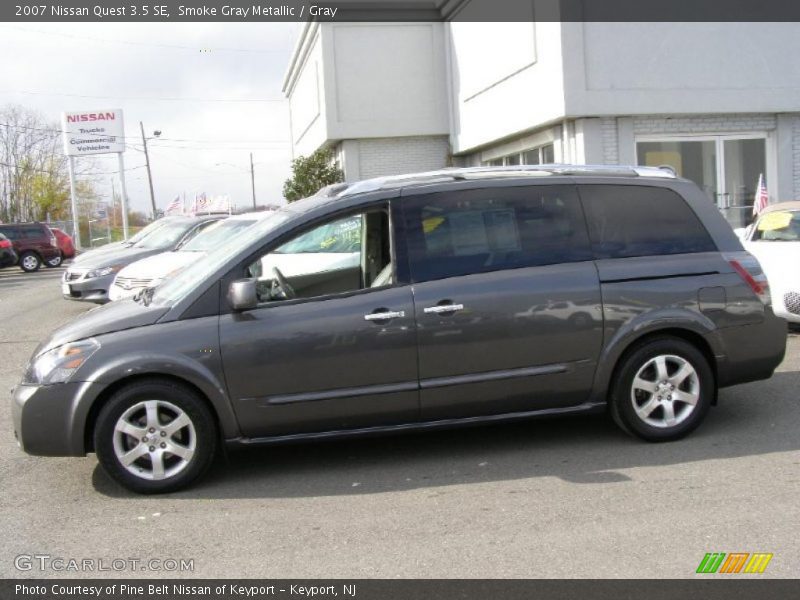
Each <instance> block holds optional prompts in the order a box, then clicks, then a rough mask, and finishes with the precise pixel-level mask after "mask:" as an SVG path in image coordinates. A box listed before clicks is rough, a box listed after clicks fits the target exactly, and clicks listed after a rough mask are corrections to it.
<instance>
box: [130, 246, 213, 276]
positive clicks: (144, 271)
mask: <svg viewBox="0 0 800 600" xmlns="http://www.w3.org/2000/svg"><path fill="white" fill-rule="evenodd" d="M203 256H205V252H162V253H161V254H154V255H153V256H148V257H147V258H143V259H141V260H137V261H136V262H134V263H131V264H129V265H128V266H127V267H125V268H124V269H122V270H121V271H120V272H119V273H117V277H130V278H132V279H160V278H162V277H166V276H167V275H169V274H170V273H172V272H173V271H176V270H179V269H182V268H183V267H185V266H187V265H190V264H192V263H193V262H195V261H197V260H201V259H202V258H203Z"/></svg>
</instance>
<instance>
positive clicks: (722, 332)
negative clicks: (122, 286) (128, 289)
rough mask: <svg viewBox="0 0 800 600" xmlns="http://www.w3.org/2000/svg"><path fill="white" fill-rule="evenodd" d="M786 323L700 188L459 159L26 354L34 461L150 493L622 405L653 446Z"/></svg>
mask: <svg viewBox="0 0 800 600" xmlns="http://www.w3.org/2000/svg"><path fill="white" fill-rule="evenodd" d="M785 346H786V323H785V322H784V321H783V320H781V319H779V318H777V317H776V316H775V315H774V314H773V312H772V309H771V307H770V294H769V289H768V284H767V280H766V278H765V276H764V274H763V272H762V270H761V268H760V266H759V264H758V261H757V260H756V259H754V258H753V257H752V256H750V255H749V254H747V253H746V252H745V251H744V250H743V249H742V245H741V244H740V242H739V240H738V239H737V237H736V235H734V233H733V231H732V230H731V228H730V226H729V225H728V224H727V223H726V221H725V219H724V218H723V217H722V216H721V215H720V213H719V212H718V210H717V208H716V207H715V206H714V204H713V203H712V202H710V201H709V199H708V197H707V196H706V195H704V194H703V192H702V191H701V190H700V189H698V188H697V187H696V186H695V185H694V184H693V183H691V182H689V181H686V180H683V179H680V178H677V177H675V175H674V174H673V173H671V172H669V171H666V170H662V169H656V168H646V167H586V166H580V167H570V166H563V165H560V166H556V165H551V166H543V167H535V168H534V167H510V168H502V167H501V168H472V169H447V170H443V171H437V172H430V173H421V174H416V175H404V176H396V177H387V178H382V179H373V180H367V181H362V182H358V183H353V184H340V185H336V186H330V187H328V188H326V189H323V190H322V191H321V192H320V193H318V194H317V195H316V196H314V197H312V198H308V199H305V200H301V201H299V202H296V203H293V204H290V205H289V206H287V207H285V208H283V209H281V210H280V211H279V212H278V213H277V214H275V215H274V216H273V217H272V218H270V219H266V220H264V221H262V222H261V223H259V224H257V225H254V226H253V227H251V228H249V229H247V230H245V231H244V232H243V233H242V234H240V235H239V236H237V237H236V238H235V239H233V240H231V241H230V242H228V243H226V245H224V246H222V247H220V248H219V249H218V250H216V251H214V252H212V253H211V254H209V255H208V256H207V257H206V258H205V259H204V260H202V261H198V262H197V263H195V264H193V265H191V266H190V267H189V268H187V269H185V270H184V271H182V272H181V273H180V274H178V275H177V276H175V277H174V278H173V279H171V280H170V281H167V282H166V283H164V284H162V285H161V286H159V287H158V288H147V289H146V290H144V291H143V292H141V293H139V294H138V295H137V297H136V298H134V299H129V300H124V301H121V302H118V303H117V302H115V303H112V304H111V305H108V306H104V307H102V308H98V309H95V310H92V311H89V312H88V313H86V314H85V315H82V316H81V317H80V318H78V319H77V320H75V321H74V322H72V323H70V324H68V325H66V326H65V327H62V328H61V329H59V330H58V331H56V332H55V333H54V334H53V335H52V336H51V337H50V338H49V339H48V340H46V341H45V342H43V343H42V344H41V345H40V346H39V347H38V348H37V350H36V351H35V353H34V356H33V358H32V359H31V362H30V364H29V365H28V367H27V370H26V373H25V375H24V379H23V381H22V383H21V384H20V385H19V386H17V387H16V389H15V391H14V393H13V414H14V426H15V429H16V435H17V439H18V440H19V443H20V444H21V446H22V448H23V449H24V450H25V451H26V452H28V453H30V454H35V455H46V456H83V455H85V454H86V453H88V452H95V453H96V454H97V456H98V459H99V461H100V463H101V464H102V466H103V467H104V468H105V469H106V471H107V472H108V473H109V474H110V475H111V476H112V477H113V478H114V479H116V480H117V481H119V482H120V483H122V484H123V485H124V486H126V487H128V488H130V489H131V490H134V491H136V492H142V493H155V492H167V491H172V490H177V489H179V488H182V487H184V486H186V485H187V484H189V483H190V482H192V481H193V480H195V479H197V478H198V477H199V476H200V475H201V474H203V473H204V472H205V471H206V470H207V469H208V467H209V465H210V464H211V462H212V459H213V457H214V455H215V453H216V452H217V451H218V450H219V449H220V447H221V446H223V445H227V446H251V445H254V444H272V443H279V442H289V441H298V440H319V439H328V438H333V437H337V436H354V435H365V434H375V433H384V432H391V431H399V430H402V431H408V430H427V429H433V428H437V427H451V426H457V425H465V424H475V423H481V422H487V421H492V422H494V421H499V420H505V419H507V420H511V419H519V418H525V417H533V416H538V415H555V414H565V415H566V414H576V413H585V412H591V411H603V410H605V409H606V408H608V410H609V411H610V412H611V414H612V416H613V417H614V419H615V420H616V422H617V423H618V424H619V425H620V427H622V429H624V430H625V431H627V432H629V433H631V434H634V435H636V436H638V437H640V438H643V439H645V440H649V441H666V440H674V439H677V438H680V437H682V436H684V435H686V434H687V433H689V432H690V431H692V430H693V429H694V428H696V427H697V426H698V425H699V424H700V422H701V421H702V420H703V418H704V417H705V415H706V413H707V412H708V410H709V407H710V405H712V404H714V403H715V402H716V399H717V390H718V389H719V388H721V387H725V386H730V385H733V384H737V383H742V382H746V381H754V380H758V379H765V378H768V377H770V376H771V375H772V373H773V371H774V369H775V368H776V367H777V365H778V364H779V363H780V362H781V360H782V359H783V355H784V351H785Z"/></svg>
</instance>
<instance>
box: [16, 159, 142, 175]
mask: <svg viewBox="0 0 800 600" xmlns="http://www.w3.org/2000/svg"><path fill="white" fill-rule="evenodd" d="M0 166H2V167H9V168H10V169H22V170H23V171H34V172H36V173H47V174H53V173H55V172H57V171H58V169H39V168H36V167H22V166H20V165H12V164H10V163H6V162H0ZM144 167H145V165H138V166H136V167H127V168H126V169H125V170H126V171H135V170H136V169H143V168H144ZM117 173H119V170H117V171H99V172H95V171H86V172H84V173H81V175H84V176H87V177H94V176H95V175H116V174H117Z"/></svg>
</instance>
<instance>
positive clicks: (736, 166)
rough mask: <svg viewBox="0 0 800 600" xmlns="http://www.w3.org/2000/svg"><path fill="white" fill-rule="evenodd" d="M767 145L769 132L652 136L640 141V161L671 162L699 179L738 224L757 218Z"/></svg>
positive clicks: (685, 174)
mask: <svg viewBox="0 0 800 600" xmlns="http://www.w3.org/2000/svg"><path fill="white" fill-rule="evenodd" d="M766 146H767V144H766V135H762V136H751V137H743V136H723V135H718V136H706V137H694V138H682V139H680V138H663V139H649V140H641V141H638V142H637V144H636V159H637V162H638V163H639V164H640V165H647V166H660V165H669V166H671V167H672V168H673V169H675V172H676V173H677V174H678V175H679V176H681V177H685V178H687V179H691V180H692V181H694V182H695V183H697V185H699V186H700V188H701V189H702V190H703V191H705V192H706V194H707V195H708V197H709V199H710V200H711V201H713V202H714V203H716V205H717V206H718V207H719V209H720V211H722V214H723V215H724V216H725V218H726V219H727V220H728V222H729V223H730V224H731V226H732V227H734V228H736V227H744V226H746V225H748V224H750V222H751V221H752V220H753V215H752V211H753V197H754V196H755V192H756V185H757V184H758V177H759V175H761V174H762V173H763V174H764V178H765V181H766V176H767V151H766Z"/></svg>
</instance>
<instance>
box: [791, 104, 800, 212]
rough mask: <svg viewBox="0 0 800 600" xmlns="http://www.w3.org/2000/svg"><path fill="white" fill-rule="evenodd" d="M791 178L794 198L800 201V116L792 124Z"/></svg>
mask: <svg viewBox="0 0 800 600" xmlns="http://www.w3.org/2000/svg"><path fill="white" fill-rule="evenodd" d="M792 178H793V181H794V198H792V199H793V200H795V199H800V116H799V117H795V118H794V122H793V123H792Z"/></svg>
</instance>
